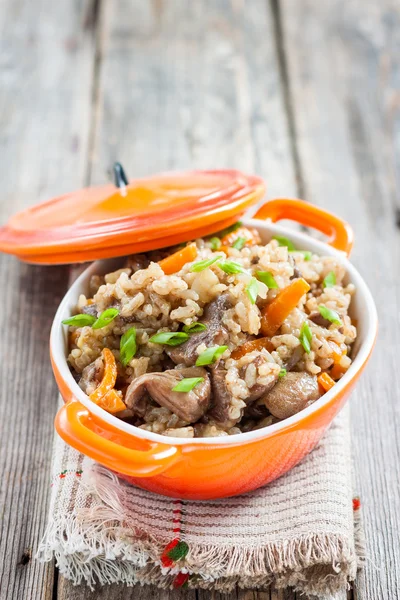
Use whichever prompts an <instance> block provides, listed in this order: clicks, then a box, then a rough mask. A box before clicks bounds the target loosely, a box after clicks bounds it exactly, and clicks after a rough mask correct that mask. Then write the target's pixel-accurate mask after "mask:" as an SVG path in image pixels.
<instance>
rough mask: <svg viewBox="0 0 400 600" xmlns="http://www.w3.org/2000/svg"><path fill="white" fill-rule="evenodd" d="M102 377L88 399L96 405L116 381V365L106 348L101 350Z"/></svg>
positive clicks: (112, 355)
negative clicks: (102, 362)
mask: <svg viewBox="0 0 400 600" xmlns="http://www.w3.org/2000/svg"><path fill="white" fill-rule="evenodd" d="M102 355H103V361H104V375H103V379H102V380H101V382H100V384H99V385H98V387H97V388H96V389H95V390H94V392H92V393H91V394H90V396H89V398H90V399H91V400H92V401H93V402H96V403H98V402H99V400H101V398H102V397H103V396H105V395H106V394H107V392H109V391H110V390H112V389H113V387H114V386H115V382H116V380H117V363H116V362H115V358H114V354H113V353H112V352H111V350H109V349H108V348H103V352H102Z"/></svg>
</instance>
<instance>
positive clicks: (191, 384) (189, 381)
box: [172, 377, 204, 392]
mask: <svg viewBox="0 0 400 600" xmlns="http://www.w3.org/2000/svg"><path fill="white" fill-rule="evenodd" d="M202 381H204V377H185V379H182V381H180V382H179V383H177V385H176V386H175V387H173V388H172V391H173V392H190V391H192V389H193V388H195V387H196V385H198V384H199V383H201V382H202Z"/></svg>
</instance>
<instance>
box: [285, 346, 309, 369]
mask: <svg viewBox="0 0 400 600" xmlns="http://www.w3.org/2000/svg"><path fill="white" fill-rule="evenodd" d="M303 354H304V349H303V346H301V344H299V345H298V346H296V348H295V349H294V350H293V352H292V354H291V355H290V356H289V358H288V359H287V360H286V361H285V362H284V363H283V365H282V366H283V368H284V369H286V371H291V370H292V369H293V367H295V366H296V365H297V363H298V362H299V360H301V358H302V357H303Z"/></svg>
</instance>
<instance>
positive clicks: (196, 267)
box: [190, 256, 222, 273]
mask: <svg viewBox="0 0 400 600" xmlns="http://www.w3.org/2000/svg"><path fill="white" fill-rule="evenodd" d="M221 258H222V256H213V257H212V258H206V259H205V260H199V261H198V262H195V263H194V264H193V265H192V266H191V267H190V272H191V273H200V271H204V269H207V267H210V266H211V265H213V264H214V263H215V262H217V260H220V259H221Z"/></svg>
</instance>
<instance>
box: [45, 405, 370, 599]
mask: <svg viewBox="0 0 400 600" xmlns="http://www.w3.org/2000/svg"><path fill="white" fill-rule="evenodd" d="M260 460H262V457H260ZM351 471H352V468H351V456H350V433H349V415H348V409H347V408H346V409H344V410H343V411H342V412H341V414H340V415H339V416H338V417H337V418H336V420H335V421H334V423H333V425H332V426H331V428H330V429H329V431H328V432H327V433H326V435H325V436H324V438H323V439H322V441H321V442H320V443H319V445H318V446H317V447H316V448H315V450H314V451H313V452H312V453H311V454H310V455H309V456H307V457H306V458H305V459H304V460H303V461H302V462H301V463H300V464H299V465H297V466H296V467H295V468H294V469H292V471H290V472H289V473H287V474H286V475H284V476H283V477H281V478H280V479H278V480H277V481H275V482H273V483H271V484H269V485H268V486H266V487H264V488H262V489H259V490H256V491H255V492H252V493H249V494H246V495H242V496H238V497H235V498H227V499H222V500H210V501H202V502H200V501H186V500H185V501H184V500H175V499H171V498H166V497H162V496H157V495H154V494H152V493H150V492H146V491H143V490H141V489H139V488H136V487H133V486H130V485H129V484H127V483H125V482H124V481H122V480H119V479H118V478H117V476H116V475H115V474H113V473H111V472H110V471H108V470H107V469H105V468H104V467H102V466H100V465H97V464H95V463H94V462H93V461H92V460H91V459H89V458H87V457H85V456H83V455H81V454H79V453H78V452H77V451H75V450H73V449H72V448H69V447H68V446H66V445H65V444H64V442H63V441H62V440H61V439H60V438H59V437H58V436H57V437H56V440H55V451H54V465H53V477H52V483H51V485H52V493H51V503H50V515H49V522H48V527H47V531H46V533H45V536H44V539H43V541H42V543H41V545H40V548H39V551H38V557H39V559H40V560H42V561H49V560H51V559H52V558H53V556H55V558H56V560H57V564H58V567H59V569H60V572H61V573H62V574H63V575H64V576H65V577H67V578H68V579H71V580H72V581H73V583H75V584H78V583H81V582H82V581H86V582H87V584H88V585H89V586H90V587H91V588H93V586H94V585H95V584H96V583H97V584H100V585H101V584H105V583H113V582H123V583H125V584H127V585H133V584H135V583H152V584H155V585H157V586H159V587H181V586H188V587H194V588H209V589H217V590H220V591H225V592H227V591H230V590H231V589H233V588H234V587H235V585H239V586H240V587H244V588H263V587H267V586H268V585H269V584H270V583H274V584H275V586H276V587H287V586H293V587H294V588H295V589H296V590H298V591H303V592H307V593H309V594H314V595H318V596H324V595H326V594H334V593H336V592H338V591H340V590H343V589H346V586H348V582H350V581H351V580H353V579H354V578H355V576H356V572H357V568H358V567H360V565H361V564H362V562H363V558H364V544H363V536H362V529H361V526H360V523H359V519H360V514H359V501H358V499H356V498H353V494H352V476H351V475H352V474H351Z"/></svg>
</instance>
